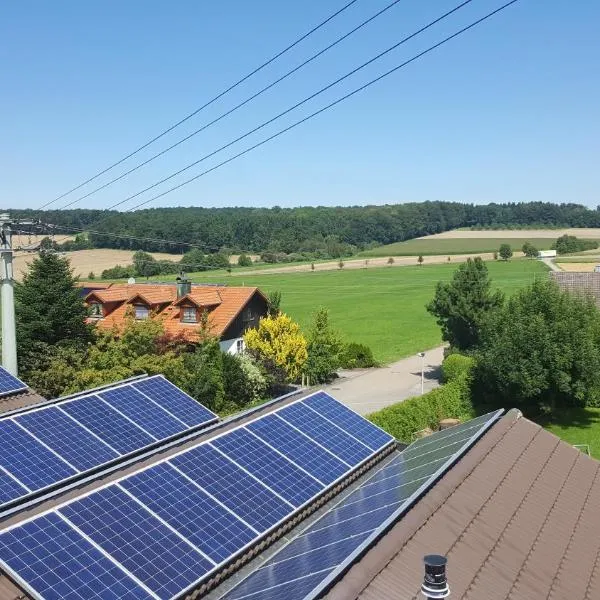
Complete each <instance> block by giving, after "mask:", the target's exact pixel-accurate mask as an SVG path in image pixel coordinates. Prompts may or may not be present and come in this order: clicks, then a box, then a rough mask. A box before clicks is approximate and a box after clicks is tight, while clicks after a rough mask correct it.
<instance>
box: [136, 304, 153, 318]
mask: <svg viewBox="0 0 600 600" xmlns="http://www.w3.org/2000/svg"><path fill="white" fill-rule="evenodd" d="M149 316H150V311H149V310H148V307H147V306H146V305H144V304H136V305H135V318H136V319H139V320H143V319H147V318H148V317H149Z"/></svg>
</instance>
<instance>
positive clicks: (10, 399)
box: [0, 390, 46, 414]
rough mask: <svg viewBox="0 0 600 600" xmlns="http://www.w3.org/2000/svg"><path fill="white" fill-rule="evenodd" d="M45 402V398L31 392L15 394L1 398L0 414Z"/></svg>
mask: <svg viewBox="0 0 600 600" xmlns="http://www.w3.org/2000/svg"><path fill="white" fill-rule="evenodd" d="M45 401H46V398H44V397H43V396H40V395H39V394H36V393H35V392H34V391H33V390H25V391H24V392H17V393H16V394H9V395H7V396H1V397H0V414H2V413H5V412H9V411H11V410H17V409H19V408H24V407H25V406H32V405H33V404H38V403H39V402H45Z"/></svg>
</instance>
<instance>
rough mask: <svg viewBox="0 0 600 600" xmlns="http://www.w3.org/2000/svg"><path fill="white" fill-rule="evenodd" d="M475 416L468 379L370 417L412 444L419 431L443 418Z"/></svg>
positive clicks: (431, 426) (399, 438) (434, 424)
mask: <svg viewBox="0 0 600 600" xmlns="http://www.w3.org/2000/svg"><path fill="white" fill-rule="evenodd" d="M474 416H475V411H474V410H473V406H472V404H471V399H470V393H469V386H468V384H467V382H466V381H453V382H451V383H447V384H446V385H443V386H441V387H439V388H436V389H434V390H431V392H428V393H427V394H424V395H423V396H416V397H414V398H409V399H408V400H405V401H404V402H399V403H398V404H393V405H392V406H388V407H386V408H384V409H382V410H380V411H378V412H375V413H372V414H370V415H368V417H367V418H368V419H369V420H370V421H371V422H372V423H375V425H378V426H379V427H381V428H382V429H385V431H387V432H388V433H389V434H391V435H393V436H394V437H395V438H396V439H398V440H400V441H402V442H404V443H406V444H409V443H410V442H412V441H413V439H412V436H413V434H414V433H415V432H416V431H420V430H422V429H425V428H427V427H429V428H431V429H433V430H435V429H437V426H438V424H439V422H440V421H441V420H442V419H449V418H456V419H461V420H468V419H471V418H473V417H474Z"/></svg>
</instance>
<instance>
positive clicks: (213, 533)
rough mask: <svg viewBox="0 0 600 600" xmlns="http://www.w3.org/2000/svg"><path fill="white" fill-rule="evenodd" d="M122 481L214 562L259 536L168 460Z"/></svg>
mask: <svg viewBox="0 0 600 600" xmlns="http://www.w3.org/2000/svg"><path fill="white" fill-rule="evenodd" d="M121 485H122V486H123V488H124V489H126V490H127V491H128V492H129V493H130V494H132V495H133V496H135V497H136V498H137V499H138V500H140V501H141V502H143V503H144V504H145V505H146V506H147V507H148V508H150V509H151V510H152V511H153V512H154V513H156V514H157V515H158V516H160V517H161V518H162V519H164V520H165V521H166V522H167V523H169V524H170V525H171V526H173V527H175V528H177V530H178V531H180V532H181V533H182V534H183V535H184V536H185V537H186V538H187V539H188V540H190V541H191V542H193V543H194V544H195V545H196V546H197V547H198V548H200V550H202V552H204V553H205V554H206V555H207V556H208V557H209V558H210V559H211V560H213V561H215V563H217V562H221V561H223V560H226V559H227V558H228V557H229V556H231V555H232V554H235V553H236V552H237V551H238V550H240V549H241V548H243V547H244V546H246V545H247V544H249V543H250V542H251V541H252V540H253V539H254V538H255V537H256V531H255V530H254V529H251V528H250V526H249V525H246V524H245V523H244V522H243V521H242V520H241V518H240V517H238V516H236V515H235V513H233V512H231V511H229V510H227V508H226V507H225V506H224V505H222V504H220V503H219V502H218V501H217V500H215V499H214V498H213V497H212V496H210V495H209V494H208V493H207V492H205V491H204V490H203V489H202V488H200V487H199V486H198V485H196V484H194V482H192V481H190V480H189V479H187V478H186V477H185V476H184V475H183V474H181V473H179V472H178V471H177V470H176V469H175V468H174V467H172V466H171V465H169V464H160V465H157V466H156V467H154V468H152V469H147V470H146V471H142V472H141V473H138V474H136V475H133V476H132V477H129V478H128V479H126V480H124V481H122V482H121Z"/></svg>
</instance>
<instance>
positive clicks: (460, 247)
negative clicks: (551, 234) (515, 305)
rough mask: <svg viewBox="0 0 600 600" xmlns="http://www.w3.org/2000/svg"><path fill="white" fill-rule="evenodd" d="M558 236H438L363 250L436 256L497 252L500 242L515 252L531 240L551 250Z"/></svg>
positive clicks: (378, 253) (369, 253)
mask: <svg viewBox="0 0 600 600" xmlns="http://www.w3.org/2000/svg"><path fill="white" fill-rule="evenodd" d="M555 241H556V238H533V237H532V238H528V237H526V234H525V235H524V236H523V237H522V238H485V237H482V238H437V237H427V238H418V239H414V240H408V241H406V242H396V243H394V244H388V245H387V246H380V247H378V248H373V249H372V250H365V251H364V252H361V254H360V256H364V257H369V256H372V257H378V256H381V257H384V256H418V255H423V256H434V255H440V254H471V253H476V252H496V251H498V248H500V244H504V243H506V244H509V245H510V246H511V248H512V250H513V252H516V251H520V250H521V248H522V247H523V244H524V243H525V242H531V243H532V244H533V245H534V246H535V247H536V248H537V249H538V250H549V249H550V246H552V244H553V243H554V242H555Z"/></svg>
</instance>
